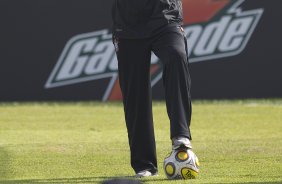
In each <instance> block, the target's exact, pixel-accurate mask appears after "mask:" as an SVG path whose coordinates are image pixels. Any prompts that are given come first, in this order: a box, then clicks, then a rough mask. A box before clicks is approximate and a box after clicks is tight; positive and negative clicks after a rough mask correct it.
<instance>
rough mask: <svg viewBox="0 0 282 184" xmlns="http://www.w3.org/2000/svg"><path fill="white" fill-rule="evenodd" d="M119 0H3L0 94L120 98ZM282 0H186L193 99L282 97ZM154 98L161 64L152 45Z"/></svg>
mask: <svg viewBox="0 0 282 184" xmlns="http://www.w3.org/2000/svg"><path fill="white" fill-rule="evenodd" d="M112 2H113V1H112V0H108V1H103V0H95V2H93V1H92V0H84V1H79V0H68V1H66V0H61V1H56V0H48V1H47V0H21V1H20V0H2V1H0V12H1V14H2V16H1V18H0V19H1V22H2V25H1V29H0V33H1V34H0V38H1V42H0V48H1V52H0V58H1V62H0V82H1V88H0V101H38V100H72V101H74V100H102V101H111V100H120V99H121V98H122V96H121V92H120V89H119V81H118V72H117V71H118V67H117V59H116V56H115V50H114V46H113V44H112V31H111V25H112V22H111V5H112ZM281 5H282V2H281V1H279V0H273V1H271V2H270V1H267V0H248V1H246V0H245V1H244V0H220V1H214V0H183V13H184V25H183V28H184V30H185V34H186V37H187V39H188V47H189V49H188V53H189V61H190V63H191V64H190V72H191V77H192V97H193V98H194V99H230V98H269V97H270V98H277V97H282V85H281V82H280V81H281V79H282V72H281V71H280V70H281V68H282V56H281V55H280V54H279V52H280V50H281V49H282V48H281V43H282V42H281V41H282V36H281V33H282V26H281V24H278V23H276V21H275V20H279V18H282V13H281V11H280V10H279V7H281ZM151 63H152V65H151V85H152V92H153V98H154V99H159V100H161V99H163V98H164V90H163V86H162V65H161V62H160V61H159V59H158V58H157V57H156V56H155V55H154V54H153V53H152V59H151Z"/></svg>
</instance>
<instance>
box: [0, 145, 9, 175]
mask: <svg viewBox="0 0 282 184" xmlns="http://www.w3.org/2000/svg"><path fill="white" fill-rule="evenodd" d="M8 170H9V155H8V153H7V152H6V151H5V149H4V148H2V147H0V179H7V174H8Z"/></svg>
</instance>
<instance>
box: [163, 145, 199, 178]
mask: <svg viewBox="0 0 282 184" xmlns="http://www.w3.org/2000/svg"><path fill="white" fill-rule="evenodd" d="M199 166H200V164H199V160H198V158H197V156H196V155H195V153H193V151H192V150H189V149H188V150H186V149H179V150H173V151H172V152H171V153H170V154H169V155H168V156H167V157H166V158H165V159H164V171H165V174H166V176H167V178H168V179H195V178H196V177H197V176H198V173H199Z"/></svg>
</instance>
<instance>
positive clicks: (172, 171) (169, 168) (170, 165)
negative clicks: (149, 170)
mask: <svg viewBox="0 0 282 184" xmlns="http://www.w3.org/2000/svg"><path fill="white" fill-rule="evenodd" d="M165 172H166V174H167V175H168V176H170V177H171V176H173V175H174V174H175V165H174V163H172V162H169V163H168V164H166V166H165Z"/></svg>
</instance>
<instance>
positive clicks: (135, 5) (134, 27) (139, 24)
mask: <svg viewBox="0 0 282 184" xmlns="http://www.w3.org/2000/svg"><path fill="white" fill-rule="evenodd" d="M112 16H113V23H114V26H113V33H114V35H116V36H118V37H122V38H146V37H150V36H152V35H154V34H157V33H158V32H159V31H161V30H162V28H164V27H166V26H167V25H169V26H170V25H172V26H174V25H181V24H182V20H183V16H182V1H181V0H114V4H113V9H112Z"/></svg>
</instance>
